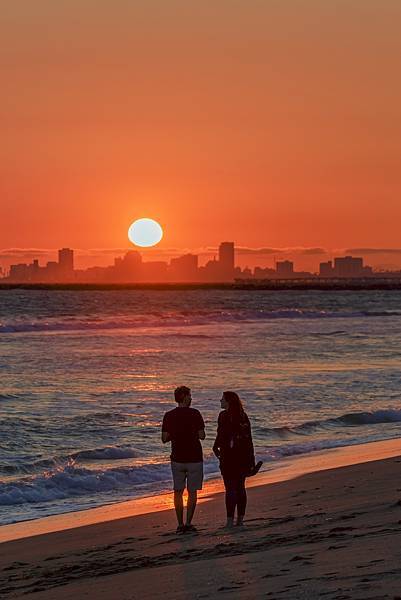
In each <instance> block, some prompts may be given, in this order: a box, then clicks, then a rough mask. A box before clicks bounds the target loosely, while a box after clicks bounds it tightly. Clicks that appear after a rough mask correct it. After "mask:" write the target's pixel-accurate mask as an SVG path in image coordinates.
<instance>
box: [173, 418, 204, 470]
mask: <svg viewBox="0 0 401 600" xmlns="http://www.w3.org/2000/svg"><path fill="white" fill-rule="evenodd" d="M204 428H205V423H204V422H203V419H202V415H201V414H200V412H199V410H196V408H190V407H189V406H188V407H187V406H177V408H174V409H173V410H170V411H169V412H167V413H166V414H165V415H164V418H163V425H162V431H166V432H167V433H169V434H170V438H171V460H173V461H175V462H181V463H186V462H202V461H203V455H202V445H201V443H200V440H199V433H198V432H199V431H200V430H201V429H204Z"/></svg>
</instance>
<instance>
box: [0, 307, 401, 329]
mask: <svg viewBox="0 0 401 600" xmlns="http://www.w3.org/2000/svg"><path fill="white" fill-rule="evenodd" d="M394 316H401V312H398V311H389V310H388V311H386V310H383V311H325V310H301V309H280V310H237V311H235V310H231V311H230V310H226V311H210V312H198V313H197V312H196V311H194V312H192V313H189V314H188V312H185V313H184V312H182V313H180V312H177V313H174V314H168V313H166V314H160V315H149V314H143V315H138V316H137V317H136V318H132V317H125V316H121V317H119V319H118V320H115V319H112V320H110V319H107V318H103V319H91V318H88V319H85V320H84V319H78V318H65V319H61V320H54V319H50V320H48V321H43V320H37V321H27V320H20V321H12V322H9V323H5V322H2V323H0V333H3V334H4V333H35V332H47V331H48V332H57V331H60V332H63V331H64V332H68V331H93V330H109V329H111V330H113V329H137V328H159V327H180V326H191V325H192V326H194V325H207V324H212V323H226V322H237V321H239V322H241V321H250V322H252V321H261V320H262V321H263V320H266V321H269V320H273V319H352V318H364V317H365V318H366V317H394ZM336 333H337V332H336Z"/></svg>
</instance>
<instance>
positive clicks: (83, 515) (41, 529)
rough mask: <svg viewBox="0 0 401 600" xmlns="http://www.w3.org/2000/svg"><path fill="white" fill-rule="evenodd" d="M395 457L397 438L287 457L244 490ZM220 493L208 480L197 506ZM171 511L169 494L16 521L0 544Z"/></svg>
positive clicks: (2, 529) (400, 447) (217, 482)
mask: <svg viewBox="0 0 401 600" xmlns="http://www.w3.org/2000/svg"><path fill="white" fill-rule="evenodd" d="M397 456H401V439H398V438H394V439H390V440H382V441H374V442H367V443H364V444H355V445H351V446H340V447H338V448H328V449H324V450H319V451H315V452H312V453H309V454H304V455H299V456H296V457H294V456H288V457H285V458H282V459H280V460H278V461H277V462H276V463H274V464H275V465H277V466H276V467H275V468H274V469H266V467H269V465H270V463H265V465H264V468H265V470H262V471H261V472H260V473H259V474H258V475H257V476H256V477H254V478H249V479H248V480H247V488H249V489H252V488H255V487H262V486H269V485H272V484H276V483H281V482H286V481H290V480H292V479H296V478H299V477H302V476H304V475H308V474H311V473H319V472H322V471H327V470H331V469H339V468H342V467H347V466H351V465H360V464H364V463H367V462H373V461H378V460H385V459H388V458H394V457H397ZM262 469H263V468H262ZM223 491H224V487H223V483H222V481H221V479H220V478H212V479H210V480H207V481H206V482H205V484H204V487H203V490H202V491H201V492H200V494H199V504H203V503H205V502H208V501H210V500H211V499H213V498H214V497H215V496H216V495H217V494H221V493H222V492H223ZM172 508H173V502H172V493H171V492H168V493H161V494H155V495H153V496H144V497H139V498H134V499H132V500H126V501H123V502H114V503H110V504H105V505H102V506H98V507H94V508H89V509H83V510H79V511H71V512H66V513H61V514H56V515H50V516H46V517H42V518H39V519H32V520H26V521H19V522H17V523H10V524H7V525H1V526H0V544H1V543H6V542H10V541H13V540H21V539H24V538H30V537H34V536H41V535H46V534H51V533H56V532H63V531H66V530H70V529H76V528H80V527H86V526H91V525H96V524H101V523H107V522H111V521H118V520H121V519H126V518H130V517H137V516H143V515H150V514H153V513H158V512H162V511H168V510H171V509H172Z"/></svg>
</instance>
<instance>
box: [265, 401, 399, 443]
mask: <svg viewBox="0 0 401 600" xmlns="http://www.w3.org/2000/svg"><path fill="white" fill-rule="evenodd" d="M399 422H401V410H397V409H391V408H389V409H383V410H376V411H372V412H355V413H345V414H344V415H340V416H339V417H330V418H328V419H321V420H316V421H306V422H305V423H301V424H299V425H293V426H291V425H288V426H286V425H284V426H282V427H272V428H267V427H266V428H263V432H264V433H267V434H270V435H273V436H277V437H286V436H288V435H289V434H301V435H306V434H310V433H313V432H314V431H317V430H318V429H325V428H328V427H333V426H342V427H344V426H348V427H357V426H364V425H379V424H380V423H399Z"/></svg>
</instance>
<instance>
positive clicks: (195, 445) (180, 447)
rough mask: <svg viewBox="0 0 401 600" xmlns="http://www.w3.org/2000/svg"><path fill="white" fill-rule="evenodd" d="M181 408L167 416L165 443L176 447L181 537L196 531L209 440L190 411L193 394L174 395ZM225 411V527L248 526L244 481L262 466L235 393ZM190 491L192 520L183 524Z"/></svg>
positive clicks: (221, 452) (221, 440)
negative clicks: (204, 446)
mask: <svg viewBox="0 0 401 600" xmlns="http://www.w3.org/2000/svg"><path fill="white" fill-rule="evenodd" d="M174 396H175V401H176V402H177V408H175V409H173V410H170V411H169V412H167V413H166V414H165V415H164V418H163V424H162V442H163V443H167V442H171V470H172V474H173V483H174V507H175V511H176V515H177V521H178V527H177V533H186V532H191V531H192V532H195V531H196V528H195V527H194V525H192V518H193V516H194V512H195V508H196V503H197V499H198V496H197V494H198V490H201V489H202V483H203V454H202V445H201V442H200V440H204V439H205V437H206V435H205V423H204V421H203V418H202V415H201V413H200V412H199V411H198V410H196V409H195V408H191V402H192V397H191V390H190V389H189V388H188V387H186V386H181V387H178V388H177V389H176V390H175V392H174ZM221 408H222V409H223V410H222V411H221V412H220V414H219V418H218V425H217V436H216V439H215V442H214V445H213V452H214V453H215V455H216V456H217V458H218V459H219V462H220V471H221V474H222V477H223V481H224V486H225V490H226V510H227V523H226V527H228V528H231V527H233V526H234V516H235V510H237V520H236V525H238V526H241V525H242V524H243V521H244V516H245V509H246V503H247V495H246V489H245V479H246V477H249V476H251V475H255V474H256V473H257V472H258V471H259V469H260V467H261V465H262V463H261V462H259V463H258V464H257V465H255V455H254V449H253V442H252V434H251V425H250V423H249V419H248V416H247V414H246V412H245V411H244V408H243V406H242V402H241V400H240V398H239V396H238V394H236V393H235V392H224V393H223V396H222V398H221ZM185 488H187V490H188V502H187V515H186V520H185V523H184V503H183V494H184V490H185Z"/></svg>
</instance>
